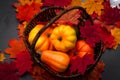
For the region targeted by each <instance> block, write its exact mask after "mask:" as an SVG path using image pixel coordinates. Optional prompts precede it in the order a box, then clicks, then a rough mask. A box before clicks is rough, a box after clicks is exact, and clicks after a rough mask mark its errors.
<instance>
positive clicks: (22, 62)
mask: <svg viewBox="0 0 120 80" xmlns="http://www.w3.org/2000/svg"><path fill="white" fill-rule="evenodd" d="M15 63H16V68H17V70H18V72H19V74H20V75H23V74H25V73H26V72H29V71H30V69H32V64H33V62H32V61H31V56H30V53H29V52H28V51H27V50H25V51H21V52H19V53H18V54H17V55H16V60H15Z"/></svg>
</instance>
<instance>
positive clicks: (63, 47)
mask: <svg viewBox="0 0 120 80" xmlns="http://www.w3.org/2000/svg"><path fill="white" fill-rule="evenodd" d="M50 39H51V42H52V44H53V45H54V47H55V49H56V50H59V51H63V52H66V51H68V50H70V49H72V48H74V46H75V43H76V40H77V36H76V31H75V29H74V28H72V27H71V26H69V25H58V26H57V27H55V29H54V30H53V32H52V34H51V36H50Z"/></svg>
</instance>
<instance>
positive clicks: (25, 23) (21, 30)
mask: <svg viewBox="0 0 120 80" xmlns="http://www.w3.org/2000/svg"><path fill="white" fill-rule="evenodd" d="M26 25H27V22H26V21H25V22H22V23H21V24H19V25H18V27H17V29H18V30H19V32H18V36H19V37H23V32H24V29H25V27H26Z"/></svg>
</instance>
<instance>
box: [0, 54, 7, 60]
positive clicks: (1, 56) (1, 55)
mask: <svg viewBox="0 0 120 80" xmlns="http://www.w3.org/2000/svg"><path fill="white" fill-rule="evenodd" d="M5 59H6V57H5V54H4V53H0V62H3V61H4V60H5Z"/></svg>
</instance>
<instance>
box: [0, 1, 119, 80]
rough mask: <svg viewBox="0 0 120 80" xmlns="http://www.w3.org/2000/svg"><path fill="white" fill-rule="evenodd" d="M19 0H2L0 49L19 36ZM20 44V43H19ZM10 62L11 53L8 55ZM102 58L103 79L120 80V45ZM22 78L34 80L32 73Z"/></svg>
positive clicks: (0, 6) (0, 4)
mask: <svg viewBox="0 0 120 80" xmlns="http://www.w3.org/2000/svg"><path fill="white" fill-rule="evenodd" d="M16 1H17V0H0V49H1V50H4V49H6V48H8V41H9V40H10V39H14V38H18V35H17V26H18V22H17V20H16V17H15V8H13V7H12V4H13V3H14V2H16ZM17 45H19V44H17ZM6 57H7V59H6V61H7V62H9V61H10V59H9V58H8V57H9V55H6ZM101 60H103V61H104V63H105V71H104V72H103V73H102V80H120V47H119V48H118V49H117V50H116V51H113V50H107V51H105V53H104V54H103V55H102V58H101ZM21 79H22V80H33V79H32V78H31V76H30V75H28V74H27V75H25V76H23V77H22V78H21Z"/></svg>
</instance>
